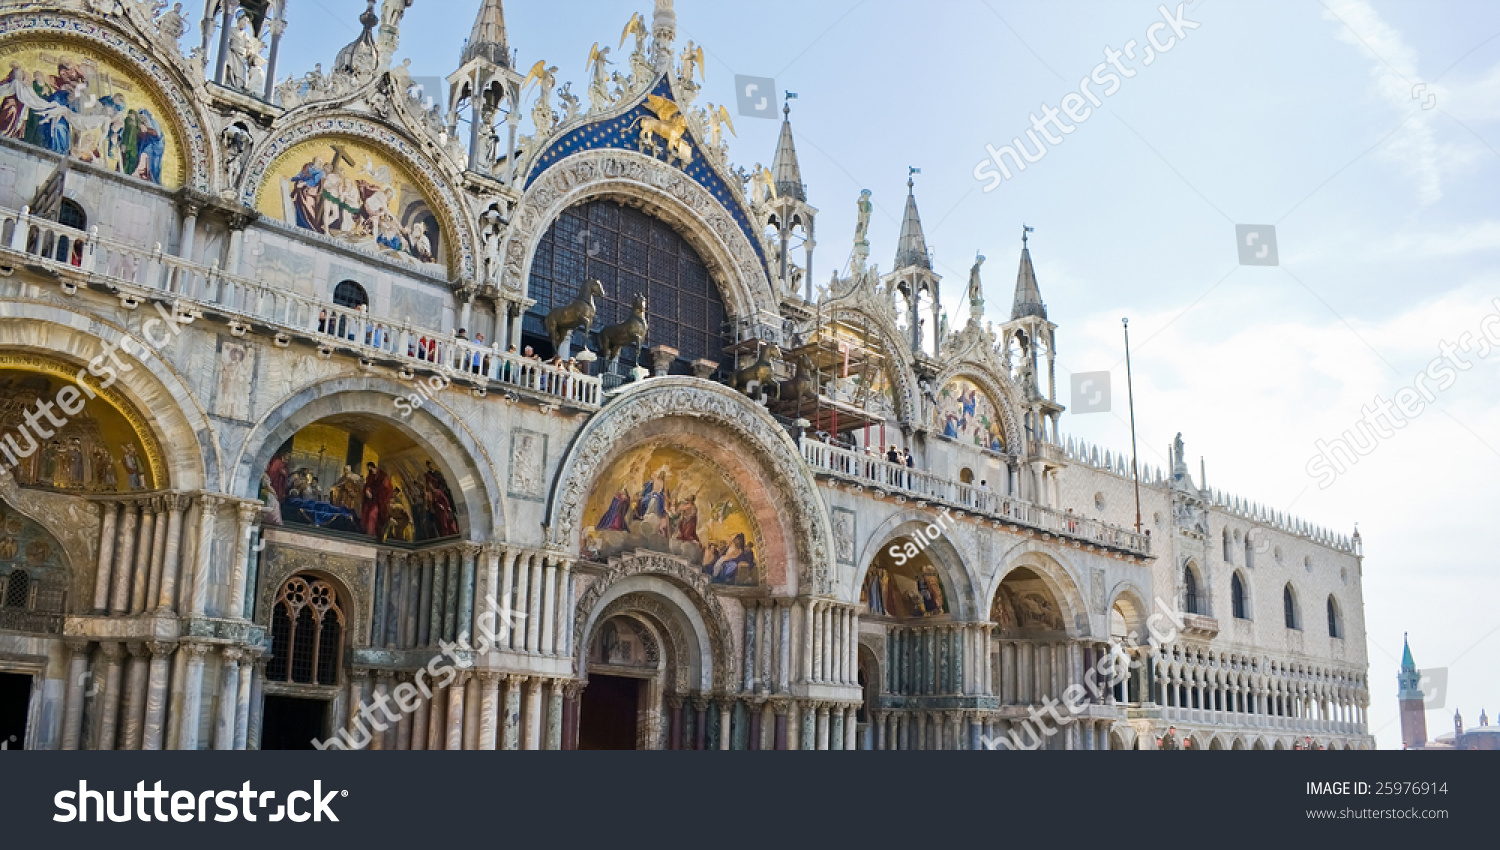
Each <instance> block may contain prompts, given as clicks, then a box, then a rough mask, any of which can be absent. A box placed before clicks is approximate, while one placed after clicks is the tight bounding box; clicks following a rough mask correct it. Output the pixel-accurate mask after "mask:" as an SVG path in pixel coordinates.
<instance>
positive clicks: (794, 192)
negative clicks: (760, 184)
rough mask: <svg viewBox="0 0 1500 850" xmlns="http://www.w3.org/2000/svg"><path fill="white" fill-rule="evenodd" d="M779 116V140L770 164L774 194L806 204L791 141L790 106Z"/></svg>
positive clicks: (800, 170)
mask: <svg viewBox="0 0 1500 850" xmlns="http://www.w3.org/2000/svg"><path fill="white" fill-rule="evenodd" d="M781 115H782V119H781V139H780V140H779V141H777V142H776V159H775V160H773V161H772V163H771V176H772V177H773V178H774V179H775V180H776V194H777V195H778V196H780V197H783V198H796V199H797V200H799V201H803V202H806V201H807V186H805V185H804V184H803V183H802V166H800V165H798V164H797V145H796V143H794V142H793V141H792V107H791V104H787V105H786V106H783V107H782V108H781Z"/></svg>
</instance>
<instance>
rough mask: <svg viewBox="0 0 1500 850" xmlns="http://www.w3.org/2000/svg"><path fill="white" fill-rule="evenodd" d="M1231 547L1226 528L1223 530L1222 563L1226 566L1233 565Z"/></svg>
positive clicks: (1232, 550)
mask: <svg viewBox="0 0 1500 850" xmlns="http://www.w3.org/2000/svg"><path fill="white" fill-rule="evenodd" d="M1232 547H1233V544H1232V543H1231V542H1230V540H1229V529H1227V528H1226V529H1224V563H1226V564H1232V563H1234V549H1233V548H1232Z"/></svg>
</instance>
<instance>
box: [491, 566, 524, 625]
mask: <svg viewBox="0 0 1500 850" xmlns="http://www.w3.org/2000/svg"><path fill="white" fill-rule="evenodd" d="M519 562H520V553H517V552H511V551H506V552H503V553H502V554H501V557H500V595H499V596H497V597H495V605H496V608H497V609H498V610H496V611H495V616H496V617H497V618H498V622H496V624H495V628H496V629H497V631H498V635H499V638H500V640H499V644H500V647H499V648H500V649H514V648H515V646H516V629H515V625H516V618H515V615H514V614H512V613H511V612H512V611H515V610H516V602H515V595H516V565H517V564H518V563H519Z"/></svg>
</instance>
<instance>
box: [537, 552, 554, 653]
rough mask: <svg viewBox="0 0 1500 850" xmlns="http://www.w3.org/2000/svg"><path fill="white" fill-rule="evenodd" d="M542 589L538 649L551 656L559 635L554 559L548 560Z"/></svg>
mask: <svg viewBox="0 0 1500 850" xmlns="http://www.w3.org/2000/svg"><path fill="white" fill-rule="evenodd" d="M542 587H543V588H544V590H543V594H542V628H541V646H540V647H538V649H539V651H540V652H541V653H542V654H543V655H551V654H552V647H553V641H554V639H555V637H556V634H557V562H556V561H555V560H553V559H552V558H548V559H547V566H546V569H545V571H544V572H543V574H542Z"/></svg>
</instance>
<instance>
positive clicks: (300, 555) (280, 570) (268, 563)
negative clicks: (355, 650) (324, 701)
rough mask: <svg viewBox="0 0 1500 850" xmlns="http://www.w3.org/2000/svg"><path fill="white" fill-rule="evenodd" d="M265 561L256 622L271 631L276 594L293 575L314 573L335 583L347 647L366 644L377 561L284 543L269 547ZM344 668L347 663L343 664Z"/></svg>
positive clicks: (369, 626) (257, 582)
mask: <svg viewBox="0 0 1500 850" xmlns="http://www.w3.org/2000/svg"><path fill="white" fill-rule="evenodd" d="M266 554H267V555H268V557H266V558H265V559H264V560H263V561H262V566H261V572H260V575H258V576H257V578H256V584H257V585H259V588H258V589H256V590H255V591H253V592H254V593H255V594H256V598H257V602H256V604H255V610H256V611H257V612H258V615H257V617H256V621H257V622H258V623H260V625H263V626H265V627H266V629H267V634H268V635H269V634H270V631H269V630H270V628H271V622H272V621H271V618H272V617H273V616H274V612H275V607H276V604H275V603H276V596H277V594H279V593H281V588H282V587H284V586H285V585H286V583H287V581H289V580H290V579H291V578H292V577H294V576H299V575H310V576H314V577H316V578H318V579H321V580H322V581H326V582H328V583H329V584H330V585H332V586H333V589H334V592H335V594H336V595H337V597H338V602H339V604H340V606H341V608H342V610H343V612H344V646H345V647H352V646H365V645H367V644H368V641H369V638H370V634H369V632H370V629H371V619H372V617H371V615H370V613H369V612H370V599H371V596H372V594H373V592H374V591H373V590H367V589H366V588H373V587H374V586H375V562H374V561H373V560H372V561H363V560H360V559H354V558H348V557H344V556H341V555H337V554H334V553H331V552H326V551H314V550H311V549H304V548H302V547H300V546H289V545H285V544H280V545H277V546H274V547H268V548H267V550H266ZM339 669H340V670H347V666H346V665H345V664H344V663H342V661H341V662H340V664H339Z"/></svg>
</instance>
